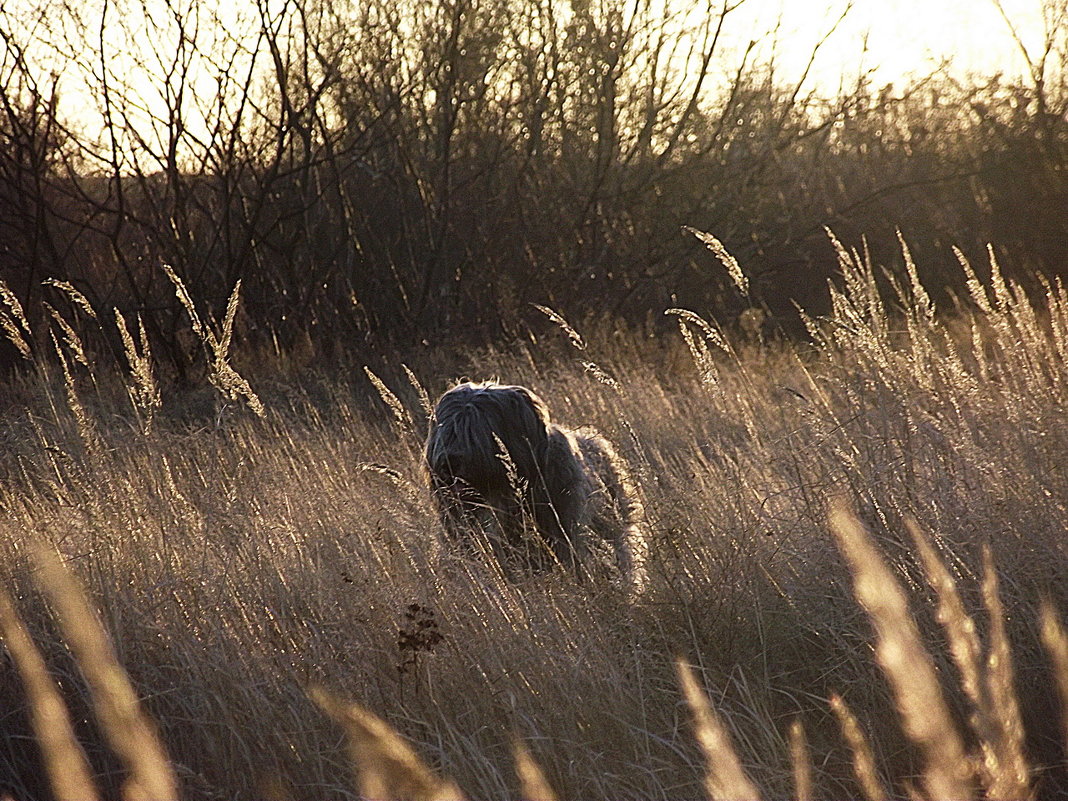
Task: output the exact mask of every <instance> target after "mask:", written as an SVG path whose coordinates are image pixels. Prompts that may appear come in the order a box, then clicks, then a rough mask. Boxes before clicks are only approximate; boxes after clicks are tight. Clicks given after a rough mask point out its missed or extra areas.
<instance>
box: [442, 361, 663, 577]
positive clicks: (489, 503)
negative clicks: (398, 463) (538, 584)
mask: <svg viewBox="0 0 1068 801" xmlns="http://www.w3.org/2000/svg"><path fill="white" fill-rule="evenodd" d="M426 464H427V468H428V470H429V473H430V485H431V489H432V491H433V494H434V497H435V499H436V501H437V505H438V509H439V511H440V513H441V518H442V522H443V524H444V527H445V530H446V532H448V534H449V535H450V536H452V537H453V538H454V539H458V540H461V541H470V539H471V537H472V536H473V535H474V536H478V535H479V534H481V535H484V536H485V537H486V539H487V540H488V542H489V545H490V547H491V548H492V550H493V553H494V554H495V555H496V557H497V558H498V560H499V561H500V563H501V564H502V566H503V567H504V569H505V570H506V572H508V573H509V574H511V573H512V571H513V570H514V568H515V566H516V565H517V563H518V564H520V565H523V566H525V567H526V568H528V569H533V570H541V569H545V568H546V567H548V566H551V565H552V564H553V563H554V562H559V563H561V564H564V565H567V566H570V567H572V568H574V569H576V570H578V571H579V572H580V574H581V573H582V572H583V571H584V570H585V569H586V568H588V567H589V564H590V561H591V560H590V556H591V552H593V551H596V550H598V546H600V547H601V549H603V546H604V545H608V546H611V550H612V552H613V557H614V562H615V567H616V569H617V570H618V571H619V573H620V575H621V576H622V578H623V580H624V581H626V582H627V583H628V584H629V585H630V586H631V588H632V589H639V590H640V588H641V586H642V584H643V583H644V561H645V552H646V544H645V539H644V537H643V535H642V532H641V527H642V523H643V520H642V518H643V510H642V505H641V501H640V500H639V498H638V494H637V492H636V490H635V487H634V484H633V483H632V481H631V480H630V476H629V474H628V471H627V468H626V465H625V463H624V462H623V460H622V459H621V458H620V457H619V456H618V455H617V454H616V452H615V449H614V448H613V447H612V445H611V443H610V442H608V440H606V439H605V438H604V437H602V436H600V435H599V434H598V433H597V432H596V431H594V430H592V429H589V428H582V429H578V430H574V431H573V430H570V429H567V428H564V427H562V426H559V425H556V424H554V423H552V422H551V421H550V420H549V410H548V408H546V406H545V403H544V402H543V401H542V400H541V398H539V397H538V396H537V395H535V394H534V393H533V392H532V391H530V390H529V389H526V388H525V387H520V386H505V385H501V384H495V383H492V382H487V383H479V384H473V383H464V384H460V385H458V386H456V387H453V388H452V389H450V390H449V391H448V392H446V393H445V394H444V395H442V396H441V398H440V399H439V400H438V402H437V406H436V408H435V409H434V414H433V417H432V418H431V421H430V434H429V436H428V437H427V442H426Z"/></svg>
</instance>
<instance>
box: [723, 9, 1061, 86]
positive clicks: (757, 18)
mask: <svg viewBox="0 0 1068 801" xmlns="http://www.w3.org/2000/svg"><path fill="white" fill-rule="evenodd" d="M845 6H846V2H845V0H839V2H836V3H831V4H829V3H828V2H827V0H793V1H792V2H791V0H749V2H748V3H747V4H746V5H745V6H743V7H742V8H741V9H740V10H739V11H738V12H737V13H738V14H739V15H741V16H743V17H747V19H746V22H747V23H748V25H749V26H750V30H752V31H753V36H754V38H755V37H756V36H758V35H759V32H760V31H761V30H767V28H768V27H769V25H772V24H774V20H775V19H777V18H779V17H780V16H781V18H782V20H783V25H782V33H781V34H780V37H779V39H780V63H782V66H783V68H784V72H785V73H786V74H789V73H792V72H797V71H799V70H800V69H802V68H803V67H804V64H805V62H806V61H807V58H808V54H809V53H810V52H811V46H812V44H813V43H814V42H816V41H818V40H819V38H820V36H821V34H823V33H825V32H826V31H828V30H829V29H830V28H831V27H832V26H833V24H834V22H835V21H836V20H837V19H838V17H839V16H840V15H841V13H842V10H843V9H844V8H845ZM1002 6H1003V7H1004V9H1005V12H1006V13H1007V14H1008V16H1009V17H1010V19H1012V21H1013V24H1014V25H1015V26H1016V27H1017V30H1018V32H1019V33H1020V35H1021V38H1022V39H1023V41H1024V42H1025V44H1027V45H1028V47H1029V48H1032V49H1034V50H1035V51H1037V50H1038V49H1039V48H1040V46H1041V43H1042V40H1043V24H1042V11H1041V9H1042V0H1002ZM741 28H742V26H738V27H737V28H735V31H736V32H738V31H740V29H741ZM865 36H866V37H867V48H868V52H867V53H866V54H863V48H864V41H865ZM944 59H951V60H952V69H953V71H954V72H957V73H960V74H966V73H969V72H976V73H982V74H990V73H993V72H997V71H1002V72H1004V73H1006V74H1012V75H1018V74H1020V73H1022V72H1023V71H1024V69H1025V62H1024V60H1023V58H1022V56H1021V53H1020V50H1019V47H1018V46H1017V44H1016V43H1015V42H1014V41H1013V39H1012V35H1011V33H1010V30H1009V28H1008V26H1007V25H1006V22H1005V20H1004V18H1003V17H1002V16H1001V14H1000V13H999V12H998V10H997V7H996V5H995V4H994V2H993V0H855V2H854V3H853V8H852V10H851V11H850V13H849V14H848V15H847V17H846V18H845V20H844V21H843V22H842V24H841V26H839V28H838V30H837V31H836V32H835V33H834V35H833V36H832V37H831V39H829V40H828V42H827V44H826V45H824V49H822V50H821V51H820V55H819V57H818V60H817V61H816V63H815V66H814V73H813V78H814V79H815V81H817V82H818V83H821V84H824V85H829V84H837V81H838V77H839V75H841V73H842V72H843V71H845V72H847V73H849V72H852V73H853V74H855V73H856V71H857V69H858V68H860V67H861V64H862V63H863V65H864V66H865V67H866V68H875V67H877V68H878V69H877V72H876V79H877V80H879V81H893V80H898V79H900V77H901V76H902V75H904V74H907V73H919V74H923V73H925V72H929V71H930V70H931V69H933V68H934V67H935V66H936V65H937V64H938V63H939V62H941V61H942V60H944Z"/></svg>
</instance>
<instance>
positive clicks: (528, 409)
mask: <svg viewBox="0 0 1068 801" xmlns="http://www.w3.org/2000/svg"><path fill="white" fill-rule="evenodd" d="M508 389H509V390H511V394H512V397H514V398H515V399H516V403H517V408H516V412H517V414H518V415H522V418H526V419H528V420H536V421H537V423H538V424H539V425H540V426H541V427H542V428H544V429H545V435H546V436H548V435H549V426H550V424H551V421H550V419H549V407H548V406H546V405H545V401H543V400H542V399H541V398H540V397H539V396H538V394H537V393H536V392H534V391H533V390H531V389H527V388H526V387H520V386H515V387H509V388H508ZM516 419H521V418H520V417H518V416H517V418H516Z"/></svg>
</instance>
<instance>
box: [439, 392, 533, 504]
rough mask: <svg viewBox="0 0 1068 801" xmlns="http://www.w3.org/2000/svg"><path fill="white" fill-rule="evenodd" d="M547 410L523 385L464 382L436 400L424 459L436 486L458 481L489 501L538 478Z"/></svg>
mask: <svg viewBox="0 0 1068 801" xmlns="http://www.w3.org/2000/svg"><path fill="white" fill-rule="evenodd" d="M549 424H550V423H549V411H548V409H547V408H546V406H545V403H544V402H543V401H542V400H541V398H539V397H538V396H537V395H536V394H535V393H533V392H531V391H530V390H529V389H527V388H526V387H520V386H508V385H504V384H495V383H492V382H486V383H477V384H476V383H470V382H468V383H463V384H459V385H458V386H455V387H453V388H452V389H450V390H449V391H448V392H446V393H445V394H444V395H442V396H441V398H440V399H439V400H438V402H437V405H436V407H435V408H434V414H433V417H432V418H431V420H430V433H429V435H428V437H427V444H426V462H427V467H428V468H429V470H430V473H431V476H432V478H433V480H434V483H435V485H437V486H448V485H457V486H463V487H465V488H467V489H469V490H470V491H473V492H477V493H478V494H480V495H482V496H483V497H484V498H485V499H486V500H487V501H488V502H491V503H492V502H493V500H494V499H496V498H498V497H505V496H509V495H511V496H514V495H515V491H516V489H517V488H516V487H515V486H514V485H515V483H516V482H520V483H522V482H527V483H529V482H530V481H533V480H537V478H538V476H539V472H540V465H541V464H542V462H543V459H544V455H545V452H546V450H547V448H548V441H549V440H548V437H549Z"/></svg>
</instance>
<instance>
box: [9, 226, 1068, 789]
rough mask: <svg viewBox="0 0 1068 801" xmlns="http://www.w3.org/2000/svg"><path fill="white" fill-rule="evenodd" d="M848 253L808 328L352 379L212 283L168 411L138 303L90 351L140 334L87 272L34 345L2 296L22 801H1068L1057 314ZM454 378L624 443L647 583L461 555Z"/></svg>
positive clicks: (713, 333)
mask: <svg viewBox="0 0 1068 801" xmlns="http://www.w3.org/2000/svg"><path fill="white" fill-rule="evenodd" d="M835 244H836V247H837V249H838V255H839V262H840V264H839V266H840V268H841V274H842V279H841V281H840V282H838V284H837V285H836V288H835V289H833V290H832V306H833V308H832V311H831V312H830V314H828V315H827V316H826V317H824V318H820V319H809V320H807V321H806V322H807V325H808V328H809V336H808V337H807V338H805V339H798V340H793V341H787V340H780V339H777V338H775V337H771V336H766V335H764V334H762V332H761V331H760V330H759V329H758V328H757V327H749V328H748V329H746V328H745V327H742V328H740V329H733V328H732V329H731V331H726V330H724V329H721V328H720V327H719V326H718V325H716V324H714V323H713V322H710V321H707V320H705V319H702V318H701V317H699V316H697V315H696V314H694V313H693V312H689V311H686V310H681V309H679V310H671V311H669V312H668V317H669V318H673V319H674V321H675V322H676V323H677V328H676V329H671V328H665V327H664V326H662V325H657V326H649V327H648V328H647V329H643V328H635V329H632V330H620V329H616V328H614V327H610V326H603V325H600V326H599V325H597V324H596V323H591V324H590V325H589V327H588V330H576V329H575V328H572V327H571V325H569V324H568V323H567V322H566V321H564V320H563V319H562V318H557V319H556V321H555V323H554V322H552V321H549V320H545V321H543V322H545V323H546V325H544V326H542V327H541V328H538V329H537V330H538V332H539V333H538V335H537V336H534V335H530V336H528V337H527V338H526V339H525V340H522V339H517V340H516V341H513V342H509V343H505V344H502V345H501V346H500V347H498V348H481V349H477V350H475V349H460V348H449V347H447V345H434V346H426V347H425V348H424V349H423V350H422V351H409V352H407V353H405V354H403V355H401V354H398V356H397V358H396V359H395V360H394V361H376V362H375V363H368V364H365V363H364V362H363V361H362V360H361V354H360V353H359V352H358V351H355V350H354V351H353V352H352V353H351V355H350V357H349V358H350V361H348V362H346V363H336V362H327V361H326V360H324V359H323V358H321V357H320V356H319V355H318V354H317V353H316V352H315V349H314V347H312V346H311V345H309V346H308V347H306V348H303V349H302V348H300V347H294V348H288V349H278V350H271V349H262V350H259V351H254V350H250V349H244V350H243V349H242V348H240V347H237V346H232V345H231V340H232V338H233V336H234V334H233V329H234V325H235V319H238V316H237V315H238V309H239V301H238V296H237V294H236V293H235V295H234V299H233V302H232V303H231V304H230V309H229V311H228V312H227V314H226V316H225V318H224V319H223V320H222V321H218V322H216V321H212V320H208V319H203V320H202V319H201V318H200V317H199V316H198V315H197V314H196V306H195V302H194V299H192V298H189V297H188V296H186V297H185V298H183V299H182V301H183V304H184V305H185V306H186V310H187V312H188V314H189V317H190V319H191V323H190V328H191V331H192V336H193V337H194V338H195V339H196V340H198V341H199V342H200V344H201V349H200V354H201V359H202V361H203V364H202V367H203V371H204V376H205V381H204V382H203V386H202V387H201V388H199V389H195V390H191V389H186V390H183V391H181V392H178V391H172V390H169V389H168V388H167V387H166V386H165V382H163V381H162V380H161V379H160V378H159V376H158V374H157V373H158V371H157V370H156V369H155V367H154V361H153V358H152V354H151V348H150V342H149V339H148V338H147V337H146V336H145V335H144V330H143V328H141V329H140V330H138V327H137V326H136V325H135V324H134V321H122V322H121V325H120V326H119V330H120V335H119V336H118V337H117V339H118V341H121V342H122V343H124V344H123V346H122V349H121V350H120V351H119V352H118V353H115V352H111V351H109V350H108V349H107V348H106V347H102V346H91V345H90V344H89V340H88V339H86V338H84V337H82V336H80V335H79V333H78V332H79V331H84V330H87V329H89V328H92V327H94V326H100V327H105V326H106V327H111V330H115V325H116V321H115V320H114V319H113V318H112V315H111V314H110V313H105V310H104V309H93V308H92V307H90V306H89V305H88V304H87V303H82V302H81V301H82V300H84V298H80V296H79V295H78V293H77V291H76V290H73V288H69V289H66V290H64V291H65V292H66V294H67V299H68V300H69V303H68V304H67V305H65V306H63V307H62V308H59V307H57V308H59V310H58V311H55V310H54V311H55V315H54V317H53V323H52V331H53V334H52V339H51V345H47V346H40V345H38V346H37V350H36V351H34V350H33V349H32V348H33V346H32V345H31V344H29V343H30V336H29V335H30V333H31V332H29V331H28V330H26V329H28V327H29V325H30V324H29V323H28V322H24V321H23V320H22V319H21V318H20V316H19V313H18V311H17V309H16V308H15V305H13V304H12V302H11V298H12V297H13V296H11V295H10V293H6V294H5V306H6V312H5V321H6V325H5V329H6V331H7V333H8V335H9V337H10V338H12V339H13V340H16V341H20V340H21V341H22V342H23V344H24V345H25V347H26V352H27V354H28V356H29V358H28V361H27V367H26V369H25V370H24V371H23V372H22V373H20V374H18V375H16V376H13V377H12V378H10V379H9V381H8V382H7V385H6V387H5V389H4V391H3V393H2V416H3V424H2V426H0V438H2V442H3V457H2V460H0V510H2V515H0V549H2V552H3V558H2V560H0V571H2V573H3V586H4V588H5V589H6V593H7V594H8V595H9V596H10V605H6V604H4V605H2V606H3V609H2V610H0V619H2V628H3V635H4V641H5V644H6V645H7V649H8V657H7V658H5V659H4V660H3V661H2V662H0V672H2V675H3V681H2V682H0V709H2V710H3V712H2V713H0V729H2V731H3V735H4V736H3V737H2V738H0V789H2V791H3V793H5V794H7V795H10V796H11V797H13V798H16V799H31V798H47V797H68V798H73V797H81V798H86V797H88V796H87V793H89V792H90V790H89V789H88V787H89V785H93V786H95V787H96V788H97V791H98V792H99V793H100V794H101V795H102V796H103V797H120V794H122V793H125V795H124V797H126V798H150V797H159V793H161V792H166V791H167V790H166V788H168V787H173V786H174V785H172V784H170V783H169V782H171V781H172V779H171V778H169V777H173V782H176V784H177V786H178V787H180V788H181V789H180V790H179V791H178V792H179V793H180V794H181V795H182V797H187V798H205V799H210V798H219V799H222V798H226V799H254V798H255V799H259V798H276V799H311V798H355V797H357V796H358V795H359V794H363V795H370V796H372V797H398V798H401V797H403V798H448V797H456V796H458V795H459V793H461V792H462V793H463V794H464V795H466V797H469V798H516V797H525V798H531V799H534V798H538V799H548V798H551V797H553V795H554V794H555V796H556V797H559V798H565V799H614V800H615V801H620V800H622V799H648V800H650V801H652V800H653V799H663V800H664V801H674V800H675V799H693V798H701V797H710V798H724V799H727V798H733V799H740V798H749V797H755V796H756V795H757V794H759V795H761V796H762V797H764V798H769V799H771V798H798V799H812V798H820V799H838V798H841V799H845V798H865V799H869V801H878V799H882V798H888V797H894V798H897V797H921V798H957V799H960V798H964V797H974V798H998V799H1007V798H1024V797H1032V796H1033V797H1038V798H1054V797H1063V794H1064V793H1065V792H1068V775H1066V773H1065V769H1064V768H1065V753H1064V750H1063V749H1064V744H1065V733H1066V726H1065V721H1066V717H1065V716H1064V715H1063V713H1062V710H1061V707H1060V699H1061V698H1062V697H1063V695H1064V693H1065V687H1066V686H1068V646H1066V640H1065V637H1064V635H1063V632H1062V631H1061V629H1060V626H1059V624H1058V623H1057V621H1058V619H1060V618H1061V617H1063V615H1064V614H1065V613H1066V611H1068V591H1066V588H1068V582H1066V580H1065V579H1066V578H1068V576H1066V573H1068V559H1066V558H1065V556H1066V553H1065V551H1066V547H1068V546H1066V543H1065V531H1066V527H1068V507H1066V504H1068V460H1066V459H1065V458H1064V455H1065V453H1068V415H1066V413H1065V411H1066V402H1068V370H1066V369H1065V364H1066V363H1068V292H1066V291H1065V289H1064V288H1063V287H1062V286H1060V285H1059V284H1054V285H1045V286H1044V291H1038V292H1032V293H1030V294H1026V293H1025V292H1024V291H1023V290H1022V289H1021V288H1020V287H1019V286H1017V285H1016V284H1015V283H1013V282H1012V281H1009V280H1006V279H1005V278H1004V277H1003V276H1002V275H1001V272H1000V271H999V269H998V267H997V264H996V262H994V261H993V259H991V263H990V264H982V265H975V266H974V267H973V266H972V265H970V264H968V263H967V262H966V261H964V260H963V259H962V260H961V265H960V268H961V271H962V276H963V283H964V285H966V286H967V287H968V292H967V294H962V296H961V297H959V298H957V301H956V304H955V306H954V307H952V308H950V307H948V306H947V308H940V309H938V310H937V311H936V309H935V307H934V305H933V303H932V301H931V300H930V298H929V297H928V295H927V292H926V291H925V290H924V288H923V286H922V285H921V282H920V279H919V278H918V272H917V269H916V268H915V266H914V265H913V264H912V260H911V257H910V256H909V254H908V250H907V248H903V251H902V255H901V260H900V263H899V264H896V265H892V266H894V267H895V269H894V270H893V271H892V272H891V273H887V274H884V273H883V272H882V271H881V269H880V267H879V266H878V265H873V264H871V263H870V260H869V259H867V258H865V256H864V254H863V253H862V252H861V253H858V252H855V251H850V250H848V249H847V248H845V247H843V246H841V245H838V244H837V242H835ZM728 263H729V260H728ZM889 275H893V276H896V278H890V277H888V276H889ZM737 277H738V279H739V289H740V290H744V288H745V287H744V279H743V277H742V276H741V275H740V274H738V276H737ZM174 280H175V283H176V284H177V285H178V287H179V296H180V297H181V295H182V290H181V282H180V281H178V280H177V279H174ZM534 314H538V313H537V312H534ZM94 315H95V316H94ZM582 328H583V326H581V325H580V326H579V329H582ZM41 341H46V342H47V339H45V338H42V337H40V336H38V337H37V342H41ZM461 376H467V377H471V378H493V377H496V378H500V379H501V380H504V381H507V382H514V383H522V384H525V385H528V386H530V387H532V388H534V389H535V390H536V391H537V392H538V393H539V394H540V395H542V397H543V398H545V399H546V401H547V402H548V405H549V408H550V409H551V410H552V413H553V416H554V418H555V419H557V420H560V421H562V422H564V423H566V424H572V425H578V424H590V425H593V426H595V427H597V428H598V429H600V430H601V431H602V432H603V433H604V434H605V435H607V436H608V437H610V438H611V439H612V440H613V441H614V442H615V443H616V444H617V446H618V448H619V450H620V451H621V452H622V453H624V454H625V455H626V457H627V458H628V459H629V461H630V463H631V465H632V467H633V470H634V473H635V475H636V477H637V478H638V480H639V482H640V486H641V492H642V494H643V498H644V501H645V506H646V509H647V513H648V521H647V524H648V536H649V542H650V558H649V563H648V574H649V582H648V586H647V588H646V590H645V592H644V594H643V595H642V596H641V597H640V598H638V599H631V598H629V597H627V595H626V593H624V592H622V591H621V590H620V588H618V587H616V586H614V585H611V584H588V583H587V584H580V583H578V582H576V581H575V580H574V579H573V578H572V577H571V576H570V575H568V574H567V573H565V572H563V571H556V572H553V573H550V574H548V575H545V576H538V577H532V578H530V579H528V580H524V581H519V582H516V583H509V582H507V581H505V580H504V578H503V577H502V576H501V575H500V573H499V571H497V570H495V569H494V567H493V565H492V564H491V563H489V562H488V561H486V560H482V559H478V558H473V557H472V556H471V555H469V554H459V553H455V552H453V551H452V550H450V549H449V548H447V547H445V546H444V545H443V543H442V542H441V538H440V525H439V523H438V521H437V517H436V514H435V512H434V509H433V505H432V503H431V499H430V496H429V494H428V492H427V490H426V487H425V479H424V477H423V470H422V465H421V444H422V440H423V437H424V435H425V427H426V412H427V403H428V401H429V400H432V399H433V397H435V396H436V394H438V393H440V392H441V391H443V390H444V389H446V388H447V387H448V386H449V385H450V384H451V382H452V381H453V380H455V379H457V378H458V377H461ZM56 554H58V556H59V558H58V559H56V558H55V555H56ZM79 588H81V589H79ZM94 616H95V619H96V621H98V623H99V631H101V632H106V633H107V637H108V638H110V645H109V644H108V641H107V640H105V639H102V638H100V637H96V636H95V633H99V632H98V625H97V622H94ZM20 620H21V623H20V622H19V621H20ZM20 633H25V634H26V635H28V636H20ZM120 665H121V669H120V668H119V666H120ZM127 682H128V683H127ZM134 694H136V697H137V698H138V699H139V701H138V702H135V701H134ZM353 703H355V704H358V706H350V704H353ZM64 709H65V710H66V714H64V711H63V710H64ZM68 721H69V728H67V726H68ZM154 732H156V733H158V742H157V739H156V735H155V734H154ZM75 741H77V742H78V743H80V749H81V751H82V754H84V757H83V756H82V755H81V754H79V747H76V746H75V745H74V742H75ZM85 765H88V767H87V768H86V767H85ZM48 766H52V774H51V778H49V772H48ZM79 766H81V767H79ZM64 777H65V778H64ZM64 782H66V784H64ZM79 782H81V783H80V784H79ZM124 783H125V790H123V789H122V788H123V785H124ZM160 788H163V789H162V790H161V789H160ZM153 790H155V796H154V793H153Z"/></svg>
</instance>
